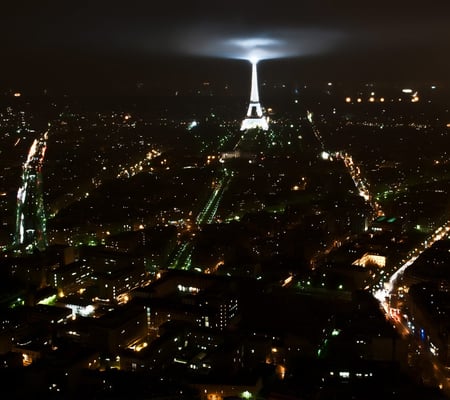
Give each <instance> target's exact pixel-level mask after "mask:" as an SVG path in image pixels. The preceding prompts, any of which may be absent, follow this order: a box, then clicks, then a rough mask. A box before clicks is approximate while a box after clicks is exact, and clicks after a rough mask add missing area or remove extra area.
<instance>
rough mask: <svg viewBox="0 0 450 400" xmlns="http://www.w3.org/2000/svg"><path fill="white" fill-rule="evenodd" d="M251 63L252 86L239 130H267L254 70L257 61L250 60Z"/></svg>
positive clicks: (267, 123) (267, 125)
mask: <svg viewBox="0 0 450 400" xmlns="http://www.w3.org/2000/svg"><path fill="white" fill-rule="evenodd" d="M251 63H252V87H251V91H250V104H249V105H248V110H247V115H246V117H245V119H244V120H243V121H242V124H241V131H245V130H247V129H255V128H260V129H262V130H264V131H267V130H268V129H269V118H268V117H267V116H265V115H264V112H263V109H262V107H261V103H260V102H259V91H258V74H257V71H256V65H257V64H258V61H251Z"/></svg>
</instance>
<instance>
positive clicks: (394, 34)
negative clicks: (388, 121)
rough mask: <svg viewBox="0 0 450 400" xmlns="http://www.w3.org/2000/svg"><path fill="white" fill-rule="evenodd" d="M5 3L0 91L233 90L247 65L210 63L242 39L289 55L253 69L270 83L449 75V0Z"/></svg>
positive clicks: (67, 0)
mask: <svg viewBox="0 0 450 400" xmlns="http://www.w3.org/2000/svg"><path fill="white" fill-rule="evenodd" d="M10 3H12V4H9V5H2V11H1V13H0V48H1V52H2V57H1V63H2V64H1V76H0V85H1V87H2V89H9V88H13V89H14V88H18V89H21V88H27V87H35V88H40V87H42V88H44V87H49V88H59V89H61V90H66V89H67V90H70V89H73V88H78V89H80V90H87V89H89V88H91V89H92V88H106V87H108V88H110V89H114V88H118V89H120V88H126V87H133V85H135V84H136V83H137V82H144V83H145V85H147V86H149V87H151V86H152V85H154V86H155V87H156V86H159V87H164V86H174V85H175V86H176V85H181V84H184V83H185V84H186V85H189V84H195V83H196V82H201V81H203V80H210V81H217V82H230V83H233V82H234V81H236V82H239V80H240V79H242V75H243V74H245V73H246V71H248V66H247V65H246V64H245V63H244V62H243V61H237V60H226V59H220V58H219V57H220V56H221V55H225V54H227V55H228V56H230V55H232V53H233V48H230V47H229V46H228V47H227V48H226V50H227V53H225V50H223V49H224V47H223V43H224V41H227V40H231V39H251V38H264V39H266V40H272V41H273V43H274V44H272V45H271V46H270V49H269V50H270V51H272V50H280V49H281V50H282V51H281V53H283V52H286V53H288V54H289V58H280V59H272V60H270V61H264V64H261V66H260V71H261V72H260V73H261V74H263V73H264V74H266V78H268V77H270V78H272V79H274V80H278V78H277V76H278V75H279V76H280V77H281V76H282V77H283V78H284V79H286V80H297V81H298V80H300V81H305V82H307V81H309V80H316V81H317V80H324V81H325V80H335V79H339V80H344V81H345V80H362V81H365V80H388V81H392V80H425V81H433V80H435V81H442V80H446V79H447V73H448V71H450V56H449V54H450V23H449V21H450V1H448V0H446V1H441V0H430V1H428V2H425V1H416V0H410V1H403V0H390V1H385V0H383V1H372V2H366V1H362V0H359V1H355V0H336V1H332V0H309V1H303V0H295V1H283V0H277V1H274V0H272V1H255V0H240V1H233V0H228V1H220V2H219V1H215V0H211V1H205V0H199V1H182V0H177V1H170V0H166V1H153V0H146V1H135V0H122V1H118V0H87V1H86V0H85V1H83V0H78V1H73V0H58V1H53V0H47V1H45V0H41V1H35V0H33V1H20V0H18V1H14V2H10ZM230 50H231V51H230ZM238 50H239V51H241V53H242V49H238ZM278 52H279V51H278ZM263 78H264V77H263ZM279 79H281V78H279ZM269 80H270V79H269Z"/></svg>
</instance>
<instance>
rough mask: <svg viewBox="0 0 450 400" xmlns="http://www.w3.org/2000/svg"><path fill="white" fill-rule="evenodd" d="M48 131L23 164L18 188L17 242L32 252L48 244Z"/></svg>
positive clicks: (25, 249) (17, 244) (19, 246)
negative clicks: (45, 185)
mask: <svg viewBox="0 0 450 400" xmlns="http://www.w3.org/2000/svg"><path fill="white" fill-rule="evenodd" d="M47 139H48V131H47V132H45V133H44V134H43V135H42V136H41V137H40V138H39V139H35V140H34V141H33V143H32V145H31V147H30V150H29V152H28V157H27V160H26V162H25V163H24V164H23V166H22V184H21V186H20V188H19V190H18V191H17V211H16V231H15V237H14V245H15V247H16V248H18V249H19V250H22V251H23V250H24V251H25V252H28V253H31V252H33V251H34V250H36V249H37V250H41V251H42V250H44V249H45V247H46V246H47V237H46V217H45V209H44V196H43V189H42V165H43V163H44V156H45V151H46V149H47Z"/></svg>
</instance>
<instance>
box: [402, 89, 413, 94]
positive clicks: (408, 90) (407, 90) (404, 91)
mask: <svg viewBox="0 0 450 400" xmlns="http://www.w3.org/2000/svg"><path fill="white" fill-rule="evenodd" d="M402 92H403V93H412V92H413V91H412V89H402Z"/></svg>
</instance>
